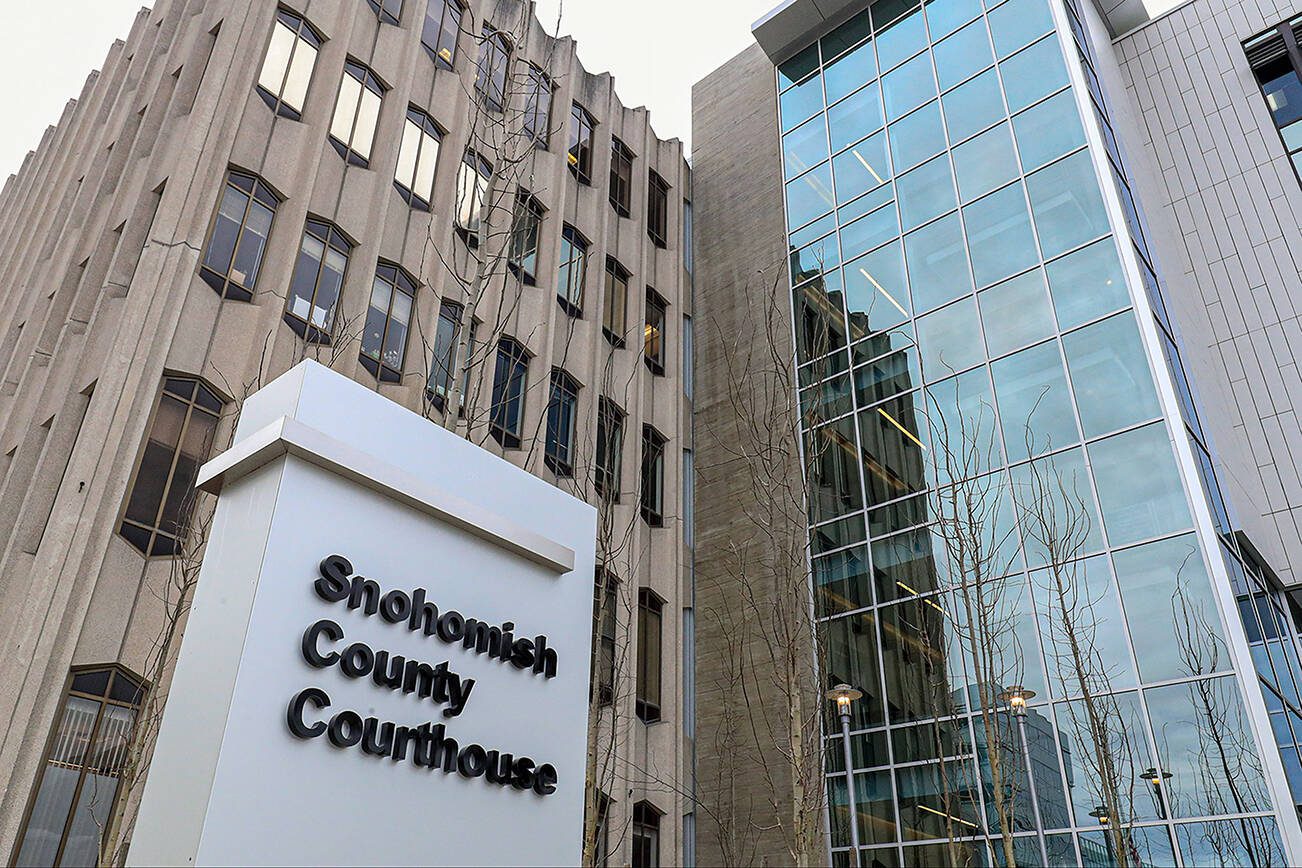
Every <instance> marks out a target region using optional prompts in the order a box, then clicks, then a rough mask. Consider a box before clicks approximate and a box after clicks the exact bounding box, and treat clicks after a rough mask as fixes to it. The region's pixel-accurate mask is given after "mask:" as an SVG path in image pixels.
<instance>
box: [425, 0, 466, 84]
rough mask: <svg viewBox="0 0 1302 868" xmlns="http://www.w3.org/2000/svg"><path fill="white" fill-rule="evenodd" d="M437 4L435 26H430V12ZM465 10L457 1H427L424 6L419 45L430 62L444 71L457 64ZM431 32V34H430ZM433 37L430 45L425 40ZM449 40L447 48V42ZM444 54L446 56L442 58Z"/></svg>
mask: <svg viewBox="0 0 1302 868" xmlns="http://www.w3.org/2000/svg"><path fill="white" fill-rule="evenodd" d="M435 4H438V8H439V15H438V22H437V24H435V25H433V26H431V22H432V21H433V20H434V16H432V15H430V10H431V9H433V8H435ZM465 14H466V8H465V7H464V6H462V5H461V4H460V3H458V2H457V0H429V2H428V3H427V4H426V6H425V21H424V23H423V24H422V26H421V33H420V44H421V46H422V47H423V48H424V49H425V53H426V54H428V55H429V57H430V60H432V61H434V65H435V66H441V67H443V68H444V69H455V68H456V63H457V43H458V42H459V41H460V39H459V37H460V36H461V22H462V20H463V19H464V18H465ZM449 19H451V21H452V26H451V27H448V26H447V24H448V21H449ZM431 31H433V33H431ZM431 36H433V38H434V44H433V45H430V43H429V42H427V41H426V40H427V39H428V38H429V37H431ZM449 37H450V39H451V45H450V46H449V45H448V44H447V43H448V40H449ZM445 54H446V56H444V55H445Z"/></svg>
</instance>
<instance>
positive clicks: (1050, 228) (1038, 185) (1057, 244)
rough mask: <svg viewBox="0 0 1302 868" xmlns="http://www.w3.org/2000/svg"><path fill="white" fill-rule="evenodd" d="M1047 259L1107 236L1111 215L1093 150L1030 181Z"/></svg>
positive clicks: (1033, 203)
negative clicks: (1096, 172)
mask: <svg viewBox="0 0 1302 868" xmlns="http://www.w3.org/2000/svg"><path fill="white" fill-rule="evenodd" d="M1026 189H1027V191H1028V192H1029V193H1030V194H1031V213H1032V214H1033V215H1034V216H1035V228H1036V229H1037V230H1038V231H1039V233H1040V248H1041V249H1042V250H1043V251H1044V257H1045V259H1052V258H1053V257H1055V256H1057V255H1058V254H1060V253H1065V252H1066V251H1068V250H1070V249H1071V248H1073V247H1077V246H1079V245H1081V244H1084V243H1085V242H1086V241H1089V240H1091V239H1094V238H1098V237H1099V236H1100V235H1104V234H1106V233H1107V231H1108V229H1109V226H1108V215H1107V212H1106V211H1105V210H1104V209H1103V195H1102V194H1101V193H1100V192H1099V184H1098V181H1097V180H1096V178H1095V176H1094V165H1093V163H1092V162H1091V161H1090V154H1089V151H1079V152H1077V153H1075V154H1073V155H1072V156H1070V157H1067V158H1066V159H1063V160H1059V161H1058V162H1056V163H1053V164H1052V165H1049V166H1046V167H1045V168H1043V169H1041V170H1039V171H1038V172H1036V173H1035V174H1033V175H1028V176H1027V178H1026Z"/></svg>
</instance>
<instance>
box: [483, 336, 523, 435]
mask: <svg viewBox="0 0 1302 868" xmlns="http://www.w3.org/2000/svg"><path fill="white" fill-rule="evenodd" d="M532 359H533V356H532V355H531V354H530V352H529V350H528V348H526V347H525V345H524V344H523V343H521V342H520V341H518V340H516V339H515V338H513V337H511V336H509V335H503V336H502V337H501V338H499V339H498V342H497V354H496V356H495V357H494V368H493V394H492V403H491V405H490V407H489V421H488V433H489V434H490V435H491V436H492V438H493V439H494V440H496V441H497V442H498V443H499V444H500V445H501V446H502V448H503V449H518V448H520V444H521V441H522V433H523V430H524V414H525V405H526V401H525V398H526V396H527V395H528V391H529V363H530V362H531V361H532ZM504 366H505V367H504ZM504 374H505V379H503V375H504ZM512 404H514V405H515V406H514V409H512ZM512 415H514V417H515V418H514V423H512V422H511V416H512Z"/></svg>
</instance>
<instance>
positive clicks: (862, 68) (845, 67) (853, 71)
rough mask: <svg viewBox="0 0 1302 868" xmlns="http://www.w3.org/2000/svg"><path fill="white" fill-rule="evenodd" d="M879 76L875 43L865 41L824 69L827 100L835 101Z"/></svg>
mask: <svg viewBox="0 0 1302 868" xmlns="http://www.w3.org/2000/svg"><path fill="white" fill-rule="evenodd" d="M876 77H877V55H876V54H875V53H874V52H873V44H872V43H871V42H865V43H864V44H863V45H860V46H859V47H858V48H856V49H854V50H853V51H850V52H847V53H846V54H844V55H842V56H841V57H839V58H837V59H836V60H834V61H832V63H831V64H829V65H828V67H827V68H826V69H824V70H823V82H824V85H825V86H826V88H827V101H828V102H829V103H834V102H836V101H837V100H838V99H840V98H841V97H843V96H845V95H846V94H849V93H853V92H854V91H856V90H858V89H859V88H860V87H862V86H863V85H865V84H867V83H868V82H870V81H872V80H873V79H874V78H876Z"/></svg>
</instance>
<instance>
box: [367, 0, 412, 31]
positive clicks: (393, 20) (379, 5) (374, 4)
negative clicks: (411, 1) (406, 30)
mask: <svg viewBox="0 0 1302 868" xmlns="http://www.w3.org/2000/svg"><path fill="white" fill-rule="evenodd" d="M366 3H367V5H369V6H370V7H371V11H372V12H374V13H375V16H376V17H377V18H379V19H380V23H381V24H392V25H394V26H395V27H397V26H401V25H402V5H403V4H402V0H366ZM395 6H396V7H397V12H395V11H394V10H393V7H395Z"/></svg>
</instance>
